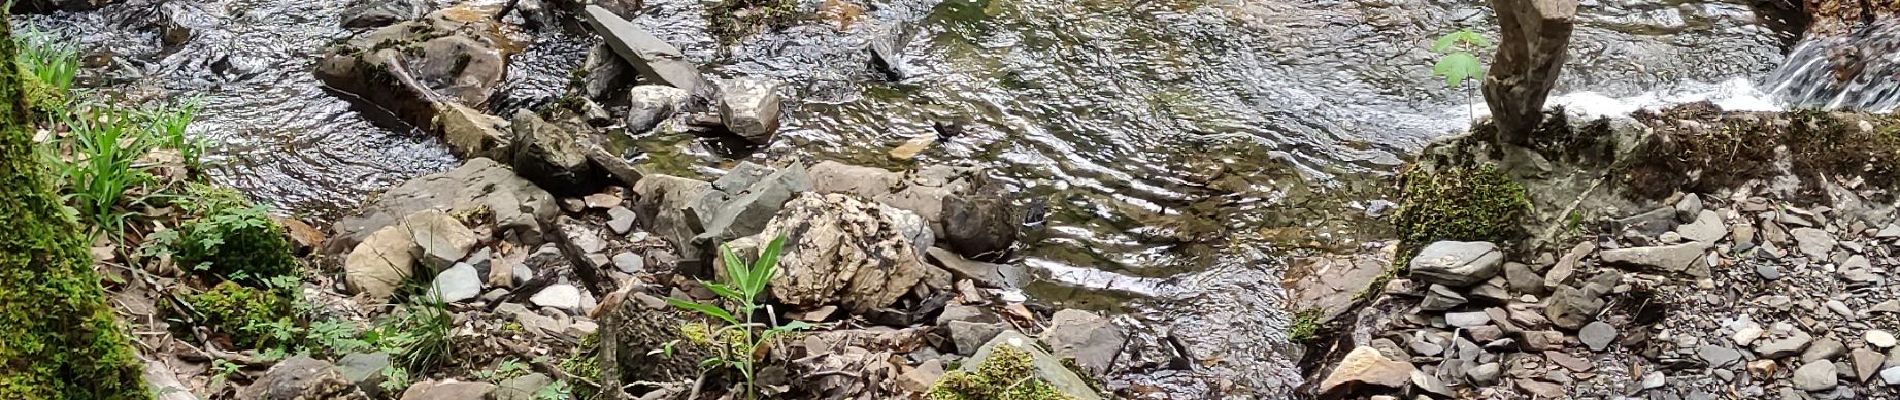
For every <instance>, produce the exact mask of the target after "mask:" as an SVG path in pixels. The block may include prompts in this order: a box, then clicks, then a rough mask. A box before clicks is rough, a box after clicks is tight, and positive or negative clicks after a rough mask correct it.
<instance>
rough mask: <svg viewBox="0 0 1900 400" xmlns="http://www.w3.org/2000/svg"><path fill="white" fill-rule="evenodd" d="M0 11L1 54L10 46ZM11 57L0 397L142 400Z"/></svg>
mask: <svg viewBox="0 0 1900 400" xmlns="http://www.w3.org/2000/svg"><path fill="white" fill-rule="evenodd" d="M10 19H11V18H10V17H9V16H8V15H7V14H6V13H3V12H0V60H11V59H14V56H15V54H17V51H18V49H17V48H16V46H17V44H16V42H15V40H13V39H14V36H13V29H12V27H11V26H12V23H11V22H10V21H9V20H10ZM21 82H22V80H21V71H20V66H19V64H18V63H11V62H0V101H4V102H5V103H0V226H5V227H6V228H7V230H8V232H7V234H5V235H0V321H5V322H4V323H0V399H79V400H85V399H149V398H151V393H149V392H148V391H147V390H146V387H145V385H144V383H143V382H142V381H141V374H142V372H143V369H142V368H141V365H140V364H139V362H138V359H137V358H136V357H134V355H133V350H132V347H131V344H130V340H129V339H128V338H127V336H126V334H125V331H124V329H122V328H121V327H120V326H119V323H118V321H117V318H116V317H115V316H114V315H113V314H112V309H111V308H110V307H108V306H107V304H106V300H105V293H104V289H103V288H101V287H100V285H99V276H98V275H97V273H96V272H94V271H93V265H92V257H91V256H90V255H89V254H88V253H87V250H86V244H87V240H86V239H85V238H83V237H81V236H80V234H79V226H78V224H77V223H76V222H75V221H74V220H73V219H72V218H71V217H70V216H68V214H67V213H66V212H65V207H64V205H63V204H62V203H61V201H60V198H59V196H58V195H56V194H54V192H53V186H52V185H51V184H50V180H49V179H48V178H47V176H46V172H47V169H46V167H45V166H44V165H41V164H40V161H41V160H44V158H42V156H41V155H40V154H38V153H37V151H38V150H37V147H38V146H36V145H35V143H34V142H33V139H32V136H31V135H32V133H31V132H28V129H27V128H28V127H29V126H32V125H31V123H30V122H29V121H32V116H31V113H30V112H29V111H28V104H26V99H27V96H26V93H24V89H23V88H22V86H21Z"/></svg>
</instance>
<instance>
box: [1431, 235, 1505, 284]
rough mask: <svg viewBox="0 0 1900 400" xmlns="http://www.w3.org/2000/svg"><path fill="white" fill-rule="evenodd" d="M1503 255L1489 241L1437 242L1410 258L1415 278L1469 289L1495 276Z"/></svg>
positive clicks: (1501, 264) (1502, 261)
mask: <svg viewBox="0 0 1900 400" xmlns="http://www.w3.org/2000/svg"><path fill="white" fill-rule="evenodd" d="M1503 265H1504V253H1503V252H1500V251H1498V246H1497V245H1496V244H1491V243H1489V242H1437V243H1432V244H1430V245H1427V246H1425V248H1424V249H1423V250H1419V253H1418V256H1416V257H1413V258H1412V263H1411V275H1412V277H1413V278H1414V279H1418V280H1420V281H1424V282H1430V283H1436V284H1441V285H1445V286H1451V287H1458V288H1463V287H1470V286H1471V285H1475V284H1478V283H1479V282H1484V281H1485V280H1487V279H1491V277H1493V276H1497V274H1498V270H1499V269H1501V268H1502V267H1503Z"/></svg>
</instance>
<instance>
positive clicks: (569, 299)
mask: <svg viewBox="0 0 1900 400" xmlns="http://www.w3.org/2000/svg"><path fill="white" fill-rule="evenodd" d="M528 301H530V302H533V303H534V305H537V306H542V307H552V308H559V309H562V310H566V311H568V312H574V311H576V310H579V309H580V308H581V290H580V288H576V287H574V286H573V285H551V286H548V287H547V288H546V289H541V291H540V292H536V293H535V294H534V296H533V297H529V298H528Z"/></svg>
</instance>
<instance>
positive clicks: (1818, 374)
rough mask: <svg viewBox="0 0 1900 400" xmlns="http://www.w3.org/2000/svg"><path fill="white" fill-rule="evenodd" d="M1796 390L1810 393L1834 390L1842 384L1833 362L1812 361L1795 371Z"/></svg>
mask: <svg viewBox="0 0 1900 400" xmlns="http://www.w3.org/2000/svg"><path fill="white" fill-rule="evenodd" d="M1793 381H1794V388H1795V389H1800V390H1806V391H1810V392H1819V391H1826V390H1834V386H1836V385H1839V384H1840V376H1839V371H1836V370H1835V368H1834V362H1832V361H1812V362H1808V363H1807V364H1803V365H1801V368H1798V369H1795V370H1794V379H1793Z"/></svg>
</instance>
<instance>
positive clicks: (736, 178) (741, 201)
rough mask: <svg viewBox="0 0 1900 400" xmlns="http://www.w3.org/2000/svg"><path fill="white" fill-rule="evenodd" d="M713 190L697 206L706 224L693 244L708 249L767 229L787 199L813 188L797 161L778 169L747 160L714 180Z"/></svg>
mask: <svg viewBox="0 0 1900 400" xmlns="http://www.w3.org/2000/svg"><path fill="white" fill-rule="evenodd" d="M713 189H714V191H712V192H708V193H707V195H706V196H704V197H701V198H700V199H699V202H698V203H696V204H695V205H694V206H693V209H694V211H695V213H696V214H698V215H699V216H700V217H701V218H702V220H701V222H702V223H703V226H704V227H705V231H704V232H701V233H700V234H699V236H697V237H694V238H693V243H695V244H696V245H698V246H702V247H708V248H711V247H712V246H718V245H719V244H720V243H725V242H728V241H731V240H733V239H737V238H740V237H744V236H752V235H756V234H758V233H759V232H761V231H763V230H765V226H766V223H767V222H768V221H771V220H772V217H773V216H774V215H778V214H779V210H780V209H781V208H783V207H784V206H785V202H787V201H790V200H791V199H792V197H793V196H796V195H797V194H799V193H801V192H809V191H811V176H810V175H808V174H806V173H805V166H804V165H800V164H796V163H794V164H792V165H790V166H787V167H785V168H781V169H778V170H776V171H774V170H772V169H770V168H766V167H763V166H759V165H757V164H752V163H744V164H740V167H739V168H735V169H734V170H733V171H732V172H729V173H727V174H726V176H725V177H722V178H720V179H719V180H718V181H715V182H713ZM767 241H770V239H769V238H768V239H767ZM761 243H763V242H761Z"/></svg>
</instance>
